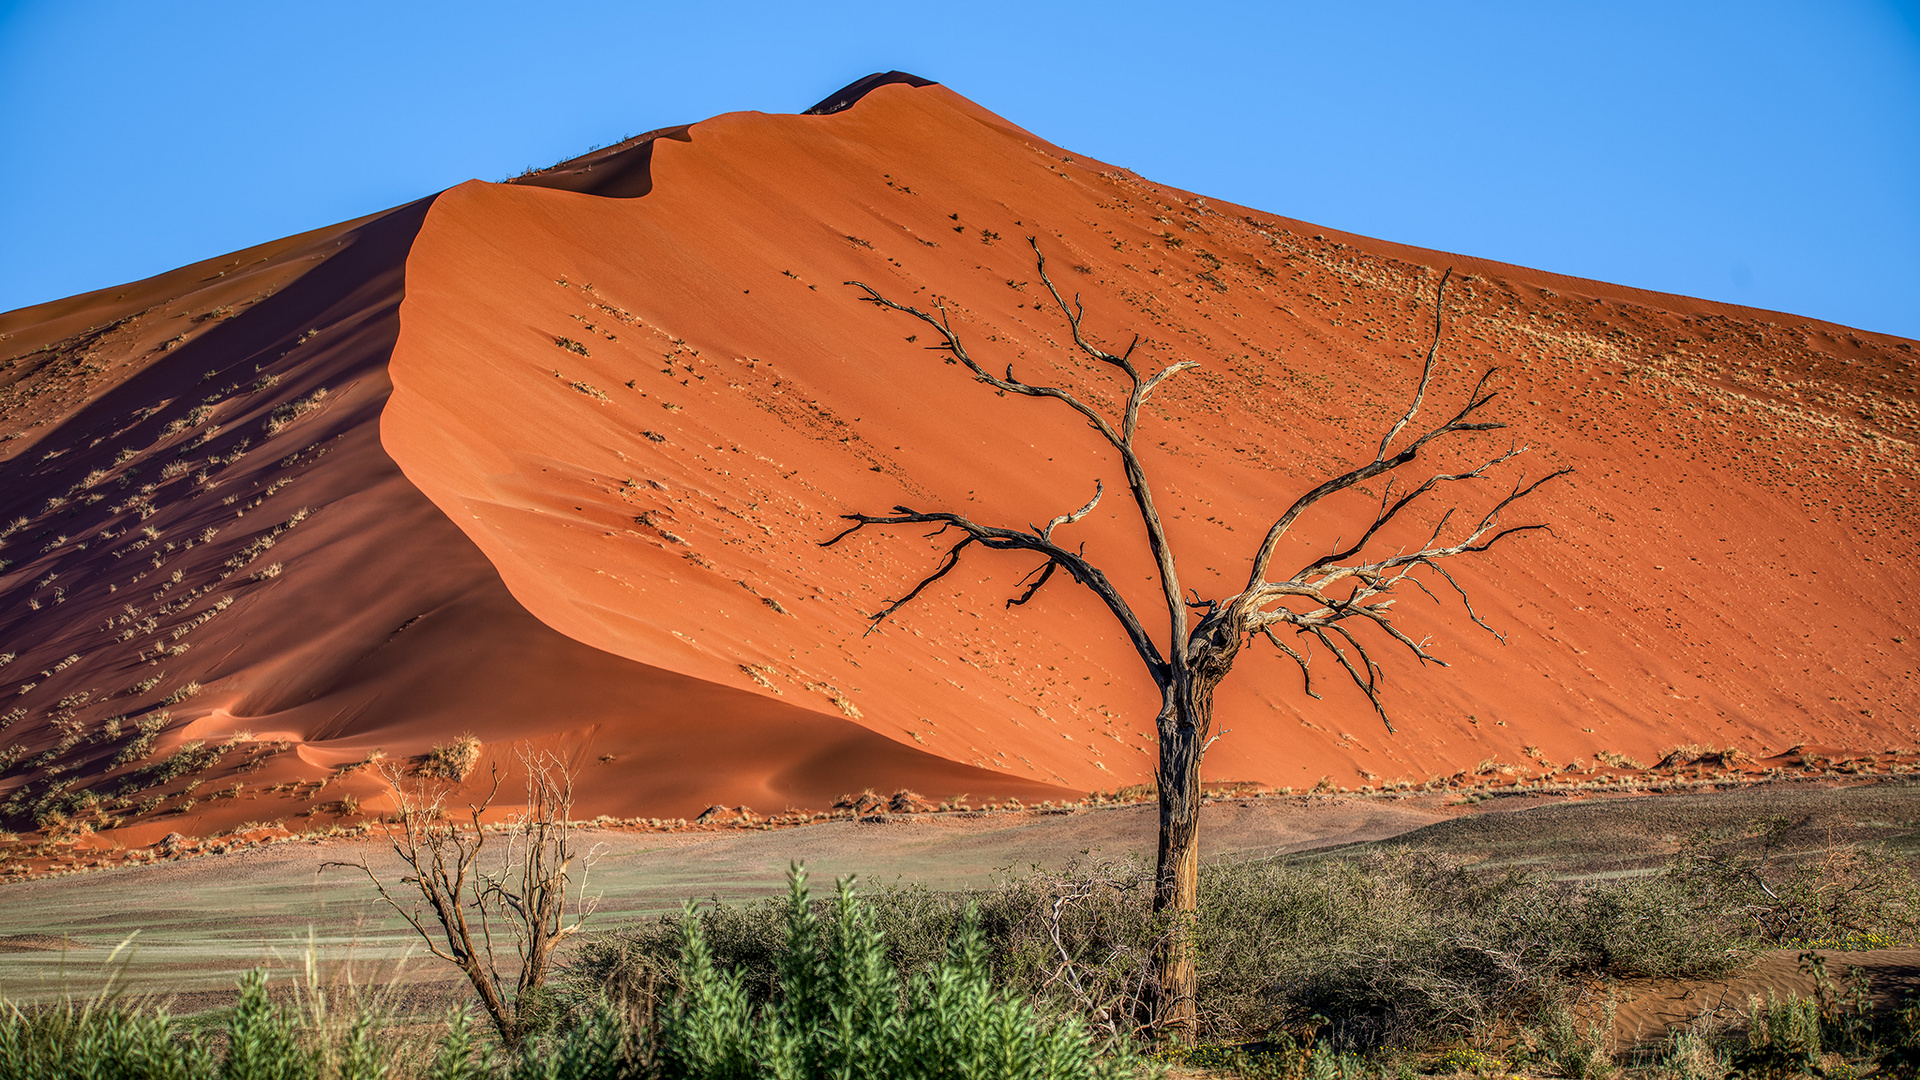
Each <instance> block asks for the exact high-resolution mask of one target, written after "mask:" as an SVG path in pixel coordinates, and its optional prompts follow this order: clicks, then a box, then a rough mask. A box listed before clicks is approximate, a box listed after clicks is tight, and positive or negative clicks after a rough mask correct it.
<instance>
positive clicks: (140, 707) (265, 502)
mask: <svg viewBox="0 0 1920 1080" xmlns="http://www.w3.org/2000/svg"><path fill="white" fill-rule="evenodd" d="M430 204H431V200H425V201H422V202H420V203H416V204H413V205H411V206H409V207H404V208H401V209H399V210H396V211H393V212H390V213H388V214H385V215H379V216H376V217H375V218H372V219H368V220H366V221H362V222H356V223H348V224H347V225H345V226H341V227H337V228H335V229H331V230H322V231H320V232H317V233H314V234H309V235H307V236H305V237H300V238H296V239H295V240H294V241H290V242H283V243H281V244H279V245H269V246H267V247H265V248H263V249H256V250H254V251H250V252H243V253H240V254H239V255H238V256H235V257H231V258H229V259H227V260H217V261H215V262H213V263H210V264H206V265H203V266H200V267H196V268H188V270H187V271H182V272H176V273H175V274H171V275H163V276H162V277H161V278H157V279H153V280H151V281H148V282H141V283H137V284H135V285H132V286H128V287H125V288H123V289H118V290H108V291H106V292H104V293H101V294H95V295H92V296H90V297H82V298H77V299H76V300H74V301H63V302H60V303H59V304H55V305H47V306H45V307H43V308H40V309H29V310H27V311H24V312H17V313H13V314H12V315H10V316H8V317H7V320H6V323H5V328H4V330H3V331H0V332H4V333H6V334H8V335H9V339H8V340H9V341H10V342H13V341H18V342H21V343H23V344H25V345H32V346H33V347H32V348H30V349H26V350H23V353H22V354H20V355H21V356H23V357H24V359H19V358H17V359H16V360H15V362H14V364H13V368H12V370H13V371H14V372H16V373H17V374H16V377H15V378H13V379H12V380H11V381H10V383H9V384H8V385H7V386H6V387H5V389H6V390H7V391H10V392H12V393H14V395H15V400H16V402H17V404H16V407H15V409H14V410H13V411H10V412H9V414H8V422H9V430H8V431H7V434H11V435H15V436H16V438H14V439H11V440H9V441H7V442H6V443H3V444H0V447H5V448H7V449H11V450H13V451H14V452H13V453H12V454H10V455H9V456H8V457H7V458H6V459H5V460H4V461H3V462H0V491H4V492H5V496H4V501H5V506H4V507H0V514H4V518H3V519H0V520H5V521H12V522H19V521H20V519H25V520H24V523H22V524H17V525H16V527H15V528H13V529H12V530H11V531H10V535H9V536H8V537H7V540H6V544H5V547H4V548H0V555H4V557H6V558H8V559H10V560H12V565H10V566H9V567H8V568H7V570H6V572H5V574H4V576H0V590H4V596H5V600H4V602H3V603H0V612H4V614H0V641H4V642H5V645H4V646H3V647H0V651H5V652H11V653H12V654H13V655H12V657H11V659H10V660H9V661H8V662H7V663H6V664H5V666H4V667H0V681H3V682H4V686H3V689H0V692H4V693H5V694H6V702H5V710H0V711H7V710H11V711H7V714H6V724H5V728H6V730H5V733H4V735H0V745H14V746H18V747H23V748H25V750H26V751H28V752H29V754H28V755H16V756H17V757H18V758H19V760H17V761H15V762H12V763H10V764H14V765H15V766H16V767H14V768H12V769H10V770H8V771H9V773H10V774H11V775H9V776H7V777H6V778H5V779H4V780H0V799H4V798H8V797H11V796H13V795H16V794H19V793H20V791H21V788H22V786H23V784H24V785H25V786H26V787H27V789H28V790H27V796H28V797H31V796H32V795H34V794H37V793H42V792H45V791H46V790H47V788H48V787H49V786H50V785H53V784H58V783H61V782H62V781H66V780H71V781H76V782H77V785H76V787H77V790H85V789H87V788H94V789H96V790H97V791H99V792H100V793H101V794H102V795H104V796H110V795H111V793H112V792H114V791H116V790H120V789H121V784H122V783H123V781H124V779H125V778H126V777H127V776H128V775H129V774H130V773H133V772H137V771H138V770H139V769H141V768H143V767H145V766H149V765H155V764H157V763H159V762H162V761H165V760H166V759H167V758H168V757H169V755H171V754H174V753H176V752H178V751H180V750H181V749H182V748H188V749H190V748H191V747H192V746H193V745H194V744H196V743H198V744H203V746H204V748H208V749H211V748H218V747H222V746H226V747H228V749H227V751H226V753H224V754H222V755H220V756H219V758H218V759H217V760H216V761H213V762H212V763H210V764H209V765H208V766H207V767H206V768H204V769H201V770H197V771H196V772H195V773H194V774H192V780H196V781H197V783H194V784H193V786H192V787H189V788H187V789H186V790H184V791H183V790H182V785H183V783H187V782H189V780H188V778H186V777H183V778H182V779H181V781H179V782H172V783H168V784H163V785H158V786H155V787H151V788H148V789H145V790H143V791H139V792H135V793H134V794H133V795H131V796H130V797H129V799H128V800H127V801H126V802H125V803H121V802H119V801H109V802H108V803H107V804H106V807H107V809H108V810H109V811H111V812H112V815H113V816H115V817H117V818H119V819H120V820H121V821H122V823H123V825H124V828H122V829H121V830H120V835H121V837H122V839H123V840H126V841H127V842H134V843H138V842H144V841H146V840H151V839H152V838H154V837H157V836H158V835H160V834H161V833H164V832H168V831H184V832H189V833H194V832H209V831H214V830H217V829H221V828H226V827H230V826H232V825H235V824H238V823H241V822H245V821H269V820H289V821H291V820H294V819H295V818H296V815H297V816H299V818H300V819H301V820H304V821H305V822H306V823H307V824H309V825H325V824H327V823H328V822H330V821H338V820H348V819H350V818H351V814H350V813H349V811H350V810H353V809H359V810H361V811H363V812H365V811H374V810H378V809H380V808H381V807H383V806H385V805H386V802H385V796H384V786H383V784H382V783H381V782H380V781H379V779H378V778H377V777H376V776H375V775H374V773H373V771H372V770H368V769H362V770H358V771H355V772H352V773H350V774H338V773H337V772H336V770H337V769H339V767H340V766H342V765H348V764H353V763H358V762H362V761H365V760H367V759H368V758H369V756H377V755H378V754H381V753H384V754H385V755H387V756H390V757H393V758H396V759H404V758H406V757H408V756H410V755H415V754H419V753H423V752H425V751H426V750H427V749H429V748H430V747H431V746H433V745H434V744H437V743H441V742H446V741H448V740H450V739H451V738H453V737H455V736H457V735H460V734H462V733H467V732H470V733H473V734H476V735H478V736H479V737H480V738H481V739H483V740H484V741H485V742H486V743H487V744H488V747H489V749H488V760H490V761H493V762H506V761H508V760H510V757H511V755H512V753H513V751H514V748H515V747H521V748H528V747H539V748H550V749H554V750H556V751H558V752H560V753H562V754H563V755H565V756H566V757H567V758H568V759H569V760H570V761H571V762H573V763H575V764H576V765H577V766H579V767H580V769H581V782H580V785H579V791H580V806H581V809H582V810H583V811H590V812H591V813H592V814H601V813H610V814H615V815H620V816H632V815H649V816H662V817H679V816H692V815H693V814H694V813H697V812H698V811H699V810H700V809H701V808H703V807H705V806H707V805H709V804H710V803H712V802H715V801H724V802H728V803H731V804H747V805H751V806H754V807H756V808H759V809H761V810H762V811H763V812H765V811H769V810H772V811H777V810H780V809H782V808H784V807H788V806H805V807H821V806H824V805H825V804H827V803H828V802H830V801H832V800H833V799H834V798H836V797H838V796H839V795H841V794H843V793H845V792H847V791H859V790H860V789H862V788H865V787H884V786H886V785H888V784H892V785H894V786H913V787H915V788H916V789H918V790H921V791H924V792H928V793H933V794H937V795H944V794H953V793H956V792H961V791H972V792H976V793H980V794H992V795H995V796H1006V795H1024V796H1027V797H1030V798H1043V797H1049V796H1051V795H1052V794H1054V792H1053V790H1052V789H1048V788H1045V787H1044V786H1042V785H1037V784H1033V783H1029V782H1025V781H1021V780H1018V779H1008V780H1006V781H1004V782H997V781H996V780H995V778H994V777H993V776H992V775H991V774H989V773H985V772H983V771H981V770H978V769H974V768H970V767H968V766H965V765H959V764H955V763H952V762H948V761H946V760H944V759H940V758H936V757H933V756H931V755H928V754H926V753H924V752H921V751H919V750H917V749H914V748H911V747H903V746H900V745H898V744H896V743H894V742H891V741H889V740H886V739H883V738H880V737H877V736H875V735H872V734H870V733H868V732H866V731H864V730H862V729H860V728H859V727H857V726H855V725H852V724H849V723H847V722H846V721H845V720H844V719H843V718H841V717H838V716H826V715H821V714H819V713H817V712H809V711H807V710H803V709H799V708H795V707H793V706H791V705H787V704H785V703H781V702H777V701H769V700H766V699H763V698H760V697H757V696H755V695H752V694H748V693H743V692H740V691H738V690H733V689H730V688H727V687H721V686H714V685H711V684H709V683H707V682H704V681H701V680H698V679H694V678H689V677H688V676H686V675H683V674H679V673H675V672H672V671H668V670H664V669H661V668H659V667H657V666H651V665H647V664H644V663H638V662H635V661H633V660H629V659H624V658H620V657H615V656H611V655H608V654H606V653H604V652H601V651H599V650H597V649H594V648H592V647H590V646H588V645H584V644H582V643H580V642H578V641H576V640H573V639H570V638H568V637H565V636H563V635H561V634H559V633H557V632H555V631H554V630H552V629H550V628H549V627H547V626H545V625H543V624H541V623H540V622H539V621H538V620H536V619H534V618H533V617H531V616H530V615H529V614H528V613H527V612H526V611H525V610H524V609H523V608H522V607H520V606H519V605H518V604H517V603H515V602H514V601H513V599H512V597H511V596H509V595H508V594H507V592H506V590H505V589H504V588H502V586H501V581H500V578H499V575H498V574H497V573H496V572H495V571H494V569H493V568H492V567H491V565H490V564H489V563H488V562H487V560H486V559H485V558H484V557H483V556H482V555H481V553H480V552H479V551H478V550H477V549H476V548H475V547H474V545H473V544H472V543H471V542H470V541H469V540H468V539H467V538H466V537H465V536H464V535H463V534H462V533H461V532H460V531H459V530H458V529H456V528H454V527H453V526H452V524H451V523H450V522H448V520H447V519H446V517H445V516H444V515H443V514H442V513H441V512H440V511H439V510H438V509H436V508H435V507H434V506H433V504H432V503H430V502H429V501H427V500H426V499H425V498H423V497H422V496H421V495H420V493H419V492H418V490H417V489H415V488H414V487H413V485H412V484H410V483H409V482H408V481H407V479H406V478H405V477H404V476H403V475H401V473H400V471H399V469H398V468H397V467H396V466H395V465H394V463H393V460H392V459H391V458H390V457H389V456H388V455H387V453H386V452H385V450H384V449H383V448H382V446H381V443H380V439H379V426H378V425H379V420H380V416H381V413H382V411H383V409H384V407H385V405H386V401H387V397H388V395H389V393H390V390H391V383H390V381H389V378H388V374H387V367H386V365H387V360H388V357H389V355H390V353H391V350H392V346H393V342H394V340H395V337H396V335H397V333H398V319H397V308H398V304H399V302H400V299H401V296H402V292H403V286H404V270H405V258H406V255H407V252H408V251H409V249H410V248H411V246H412V244H413V242H414V240H415V237H416V235H417V232H418V230H419V227H420V224H421V221H422V219H423V218H424V217H425V215H426V213H427V211H428V207H429V206H430ZM102 326H104V327H106V328H107V329H105V330H104V331H102V330H101V329H100V328H101V327H102ZM76 327H77V328H78V329H77V330H75V329H74V328H76ZM36 339H39V340H40V341H43V342H45V344H46V345H47V346H50V347H46V348H42V347H40V346H39V345H37V344H35V342H36ZM90 379H91V381H89V380H90ZM35 425H37V426H35ZM143 722H147V723H155V724H156V725H157V729H156V731H157V737H156V738H155V739H154V740H152V745H151V746H150V747H148V748H147V749H146V750H145V752H144V753H143V754H141V755H139V756H138V757H137V758H136V759H135V760H134V761H133V762H131V763H130V764H129V763H125V762H121V763H119V764H116V760H115V759H116V756H117V755H120V754H121V752H122V751H123V750H125V749H126V748H127V747H128V746H129V744H134V743H137V741H138V735H137V732H138V731H139V725H140V724H142V723H143ZM67 732H73V733H77V734H78V738H77V739H71V740H64V739H63V735H64V734H65V733H67ZM236 735H241V736H243V737H242V738H240V739H238V740H237V741H236V740H235V738H234V737H235V736H236ZM49 750H51V751H54V755H53V756H54V758H55V759H57V761H56V762H55V764H54V768H53V769H52V770H48V769H46V768H45V767H44V766H45V765H46V764H47V762H45V761H42V762H41V763H40V764H41V767H39V768H33V767H31V765H32V763H33V762H34V761H35V760H36V759H37V758H38V757H39V755H41V754H42V753H43V752H46V751H49ZM29 755H30V756H29ZM485 771H486V770H485V768H484V763H483V769H482V775H484V773H485ZM235 783H237V784H239V785H241V786H240V788H239V790H238V791H237V792H233V793H229V792H230V789H231V786H232V785H233V784H235ZM888 790H892V788H888ZM155 794H165V795H166V796H168V797H167V798H166V799H165V800H162V801H160V802H159V805H158V806H155V807H146V808H142V807H141V805H140V800H141V799H143V798H146V797H148V796H149V795H155ZM23 802H24V800H23ZM356 804H357V806H356ZM14 811H15V816H16V819H17V818H18V811H19V806H18V805H16V807H14ZM23 823H24V822H18V821H17V824H23ZM148 834H152V835H151V836H149V835H148Z"/></svg>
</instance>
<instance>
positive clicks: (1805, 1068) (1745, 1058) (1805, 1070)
mask: <svg viewBox="0 0 1920 1080" xmlns="http://www.w3.org/2000/svg"><path fill="white" fill-rule="evenodd" d="M1820 1057H1821V1046H1820V1005H1819V1002H1817V1001H1815V1000H1814V999H1812V998H1803V997H1801V996H1800V995H1798V994H1792V993H1789V994H1788V995H1787V996H1786V997H1784V998H1782V997H1778V996H1776V995H1775V994H1774V993H1773V992H1772V991H1771V990H1769V991H1768V992H1767V998H1766V1001H1765V1002H1762V1001H1761V1000H1760V998H1759V997H1757V996H1756V997H1752V998H1749V999H1748V1001H1747V1045H1746V1047H1745V1048H1744V1049H1742V1050H1740V1051H1738V1052H1736V1053H1735V1054H1734V1055H1733V1072H1734V1073H1735V1074H1736V1075H1739V1076H1743V1077H1749V1078H1752V1080H1785V1078H1786V1077H1790V1076H1805V1075H1808V1074H1810V1073H1816V1074H1820V1075H1825V1073H1824V1072H1823V1071H1822V1070H1821V1068H1820Z"/></svg>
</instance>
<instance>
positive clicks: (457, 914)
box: [327, 752, 596, 1047]
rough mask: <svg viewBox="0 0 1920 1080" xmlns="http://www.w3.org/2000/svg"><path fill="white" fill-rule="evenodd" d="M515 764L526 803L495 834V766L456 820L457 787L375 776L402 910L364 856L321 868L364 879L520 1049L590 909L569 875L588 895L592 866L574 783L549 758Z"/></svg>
mask: <svg viewBox="0 0 1920 1080" xmlns="http://www.w3.org/2000/svg"><path fill="white" fill-rule="evenodd" d="M519 759H520V764H521V767H522V768H523V769H524V770H525V771H526V783H527V801H526V805H525V806H524V807H523V808H522V809H521V811H520V812H519V813H517V814H512V815H509V816H508V817H507V818H506V819H505V820H504V821H500V822H496V823H494V824H491V825H488V824H486V823H485V822H484V821H483V820H482V819H483V818H484V816H485V815H486V813H487V811H488V809H489V808H491V807H492V805H493V802H494V799H495V798H496V797H497V796H498V795H499V793H500V784H501V781H502V780H503V777H502V775H501V772H500V768H499V766H495V767H494V770H493V780H492V783H491V784H490V785H489V787H488V788H487V794H486V797H485V798H483V799H481V800H480V801H479V802H478V803H471V804H469V805H468V806H467V814H466V818H467V820H466V821H464V822H463V821H460V820H458V819H456V818H454V817H452V816H451V815H450V814H448V812H447V808H446V801H447V798H448V796H449V795H450V794H451V793H452V791H453V785H451V784H448V783H445V782H440V781H436V780H434V779H432V778H430V777H424V776H408V775H406V773H405V772H404V771H403V770H402V769H401V768H400V767H399V766H397V765H396V766H391V767H386V768H383V769H382V770H381V771H382V775H383V776H384V777H385V779H386V780H387V782H388V783H389V784H390V785H392V787H393V792H394V800H395V801H396V803H397V804H398V806H397V808H396V811H395V813H394V814H392V815H391V816H390V817H389V818H387V819H386V821H385V822H384V823H383V827H384V828H385V829H386V837H387V841H388V842H389V843H390V844H392V846H393V851H394V854H396V855H398V856H399V857H400V861H401V862H403V863H405V864H406V868H407V869H406V874H405V876H403V877H401V878H400V880H399V881H398V882H397V883H396V884H398V885H400V886H403V887H404V886H411V887H412V888H411V889H405V888H403V889H402V892H401V896H402V897H406V896H407V895H408V894H409V893H415V892H417V893H418V895H417V896H413V897H412V898H411V899H409V900H407V901H405V902H403V901H402V899H401V898H398V897H395V896H394V894H393V893H392V892H390V891H389V890H388V888H387V883H386V882H384V881H382V880H381V879H380V876H379V875H378V874H377V873H375V872H374V870H373V868H372V867H371V866H369V865H368V864H367V861H366V859H365V858H364V857H363V858H362V859H361V860H360V861H359V862H357V863H328V864H327V865H329V866H348V867H353V868H356V869H358V870H360V871H361V872H363V873H364V874H366V876H367V879H368V880H369V881H371V882H373V887H374V889H375V890H376V891H378V892H379V894H380V898H381V899H382V900H384V901H386V902H387V904H388V905H389V906H390V907H392V908H393V910H395V911H397V912H399V913H400V917H401V918H403V919H405V920H406V921H407V925H408V926H411V927H412V928H413V930H414V932H415V933H416V934H418V935H420V938H421V940H422V941H424V942H426V945H427V951H428V952H430V953H432V954H433V955H434V956H436V957H438V958H439V959H441V960H444V961H446V962H447V963H450V964H452V965H454V966H455V967H457V968H459V969H460V971H461V973H462V974H464V975H465V976H466V977H467V981H468V982H469V983H471V984H472V986H473V989H474V992H475V993H476V994H478V995H479V997H480V1005H481V1007H482V1008H483V1009H485V1010H486V1012H487V1017H488V1018H489V1019H490V1020H492V1021H493V1025H494V1028H495V1030H496V1031H498V1032H499V1034H500V1040H501V1042H503V1043H505V1044H506V1045H507V1046H509V1047H512V1046H518V1045H519V1044H520V1042H521V1040H523V1039H524V1038H526V1036H527V1034H528V1033H529V1031H530V1030H531V1029H532V1027H533V1024H534V1022H535V1021H536V1020H537V1015H536V1014H537V1011H538V1010H539V1008H540V1007H541V1003H542V1002H541V999H542V996H543V993H544V989H545V986H546V982H547V976H548V974H549V973H550V972H551V971H552V967H553V954H554V950H555V949H556V948H558V946H559V945H560V943H561V942H563V941H565V940H566V939H567V938H569V937H571V936H572V935H573V934H575V933H576V932H578V931H579V929H580V926H581V924H582V923H584V922H585V921H586V919H587V918H588V916H590V915H592V914H593V910H594V907H595V906H596V904H595V902H594V901H593V900H590V899H585V898H583V897H582V896H581V895H580V890H576V889H574V888H573V878H574V876H575V874H576V873H577V874H578V876H579V878H580V887H581V889H584V887H585V884H586V876H587V871H588V869H589V868H590V866H591V864H592V862H593V856H594V852H593V851H587V852H581V851H580V850H579V849H578V847H577V846H576V843H575V839H574V835H573V825H572V823H571V821H570V820H569V818H570V817H571V815H572V811H573V775H572V774H571V773H570V772H569V771H568V770H567V768H566V766H565V765H564V764H563V763H562V762H561V761H560V760H559V759H558V758H556V757H554V756H553V755H551V754H533V753H526V752H523V753H521V754H520V755H519ZM570 891H572V892H574V893H575V896H574V899H573V902H572V904H571V907H570V906H569V904H568V893H569V892H570ZM497 938H498V939H499V940H496V939H497ZM509 940H510V941H511V943H512V952H511V954H509V952H508V941H509Z"/></svg>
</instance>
